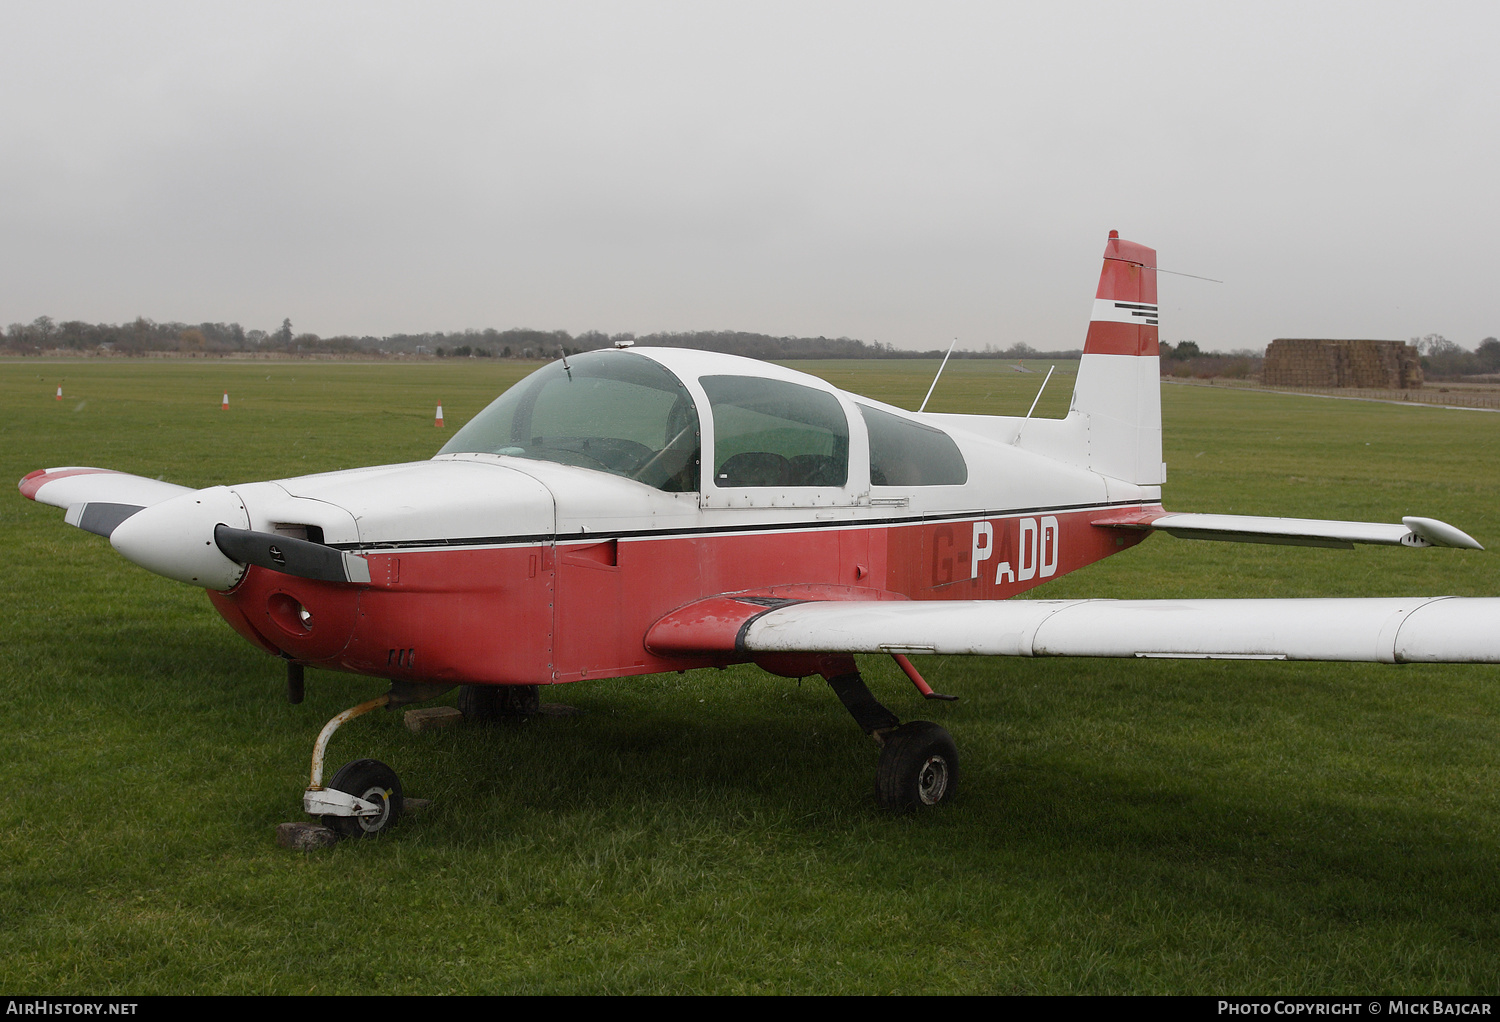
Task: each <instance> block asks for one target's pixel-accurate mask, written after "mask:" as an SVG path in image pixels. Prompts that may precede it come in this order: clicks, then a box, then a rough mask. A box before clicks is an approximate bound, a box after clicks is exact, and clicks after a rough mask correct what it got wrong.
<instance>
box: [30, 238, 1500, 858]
mask: <svg viewBox="0 0 1500 1022" xmlns="http://www.w3.org/2000/svg"><path fill="white" fill-rule="evenodd" d="M1157 331H1158V306H1157V292H1156V253H1155V251H1154V250H1152V249H1150V248H1147V247H1145V246H1143V245H1138V244H1135V243H1132V242H1129V241H1124V240H1122V239H1120V237H1119V235H1118V233H1117V232H1114V231H1111V232H1110V235H1109V241H1108V243H1107V245H1106V248H1105V252H1104V266H1103V271H1102V273H1101V275H1100V279H1099V287H1098V291H1097V292H1096V297H1095V300H1094V304H1093V313H1092V318H1091V321H1090V323H1089V327H1088V334H1087V340H1086V343H1085V345H1084V353H1083V356H1082V359H1081V362H1080V364H1079V368H1078V376H1077V381H1076V384H1075V387H1074V391H1073V397H1072V403H1071V406H1070V408H1069V411H1068V414H1067V417H1066V418H1063V419H1036V418H1031V417H1030V413H1029V412H1028V415H1027V416H1023V417H1016V416H989V415H957V414H935V413H925V414H923V413H916V412H910V411H907V410H905V409H901V408H896V407H893V406H891V405H887V404H883V403H881V402H879V401H873V400H870V399H867V398H864V397H860V396H857V395H854V394H849V393H846V392H844V391H841V390H839V389H837V388H835V387H833V386H832V385H830V384H828V383H827V382H825V381H823V380H821V379H818V378H816V377H812V376H808V375H804V374H802V373H798V372H794V371H793V370H790V369H786V368H782V367H781V366H777V365H773V364H770V363H765V362H759V361H754V360H751V359H745V358H739V357H735V356H731V355H723V354H714V353H708V352H702V351H691V350H683V349H671V348H655V349H652V348H635V347H628V346H622V347H618V348H614V349H605V350H601V351H593V352H588V353H583V354H578V355H573V356H569V357H566V358H563V359H560V360H558V361H555V362H552V363H550V364H548V365H547V366H545V367H543V368H541V369H539V370H537V371H536V372H534V373H532V374H531V375H530V376H528V377H526V378H525V379H524V380H522V381H521V382H520V383H518V384H516V385H515V386H514V387H512V388H511V389H509V390H507V391H506V392H505V393H504V394H502V395H501V396H500V397H499V398H498V399H496V400H495V401H494V402H493V403H492V404H490V405H489V406H488V407H487V408H486V409H485V410H484V411H482V412H481V413H480V414H479V415H478V416H476V417H475V418H474V419H473V420H472V421H470V422H469V423H468V424H467V425H465V426H464V427H463V428H462V429H460V430H458V431H457V432H456V433H455V434H454V436H453V438H452V439H451V440H449V442H448V443H446V444H445V445H444V446H443V447H442V449H441V450H440V451H439V452H438V453H437V454H436V455H435V456H434V457H433V458H432V459H431V460H429V461H422V462H413V463H409V464H399V465H385V466H380V467H374V468H363V469H354V470H350V471H341V472H330V473H325V474H320V475H311V476H302V477H298V478H292V479H281V480H276V481H273V482H256V483H247V484H244V485H237V486H213V487H209V488H207V489H202V490H191V489H188V488H186V487H182V486H176V485H173V484H171V483H166V482H161V481H158V480H153V479H146V478H142V477H139V476H133V475H127V474H124V473H119V472H111V471H108V470H105V469H97V468H78V467H70V468H52V469H44V470H40V471H37V472H33V473H31V474H30V475H28V476H26V477H25V478H24V479H22V480H21V482H20V488H21V492H22V493H23V494H24V495H25V496H27V497H30V498H31V499H33V500H37V501H40V502H42V503H45V504H51V505H54V506H57V507H60V508H64V509H66V521H67V522H68V523H69V524H71V525H75V526H77V527H79V528H82V529H84V530H86V531H89V532H93V533H97V534H98V535H101V536H106V537H108V539H109V541H110V543H111V544H112V545H113V546H114V547H115V549H116V550H118V551H119V552H120V553H121V554H123V555H124V556H125V557H126V558H127V559H129V560H131V561H133V562H134V563H136V564H138V565H140V566H141V567H144V568H146V569H148V570H150V571H153V572H156V573H157V574H160V575H164V576H166V577H167V578H172V579H176V580H178V581H180V582H185V583H188V584H190V585H196V586H201V587H202V588H204V589H205V590H207V591H208V598H209V600H210V601H211V602H212V604H213V606H214V608H215V609H216V610H217V611H218V612H219V613H220V614H221V615H222V616H223V617H224V619H225V620H226V621H228V622H229V624H230V626H231V627H233V628H234V629H235V630H236V631H237V632H239V633H240V634H241V635H242V636H244V638H245V639H247V640H248V641H249V642H250V643H251V644H253V645H255V646H258V647H259V648H261V649H263V650H264V651H265V652H267V653H269V654H271V655H273V656H277V657H280V658H282V659H283V660H285V662H286V665H287V685H288V696H289V698H291V699H292V701H294V702H297V701H300V699H301V695H302V685H303V671H304V669H305V668H307V667H319V668H325V669H331V670H339V671H348V672H353V673H355V674H363V675H371V676H374V677H378V678H384V679H388V680H389V682H390V690H389V692H387V693H386V694H385V695H382V696H380V697H378V698H376V699H373V700H370V701H369V702H366V703H362V704H360V705H358V706H355V707H352V708H350V709H348V710H346V711H344V712H343V713H340V714H339V715H337V716H336V717H334V718H333V719H332V720H330V721H329V722H328V724H327V725H326V726H325V727H324V728H323V730H322V732H321V733H320V734H319V736H318V738H317V741H316V742H315V744H314V749H313V758H312V771H311V783H310V784H309V786H308V788H307V790H306V793H305V795H304V798H303V808H304V810H305V811H306V812H307V813H309V814H311V815H312V816H313V817H315V818H321V819H322V821H323V822H324V823H325V824H326V825H328V826H330V827H332V828H333V829H334V830H336V831H338V832H339V833H341V834H344V835H347V836H371V835H376V834H381V833H384V832H385V831H387V830H388V829H389V828H390V827H392V826H393V825H395V823H396V822H397V820H398V819H399V818H400V816H401V814H402V810H403V795H402V787H401V782H400V780H399V778H398V777H397V776H396V773H395V772H394V771H393V770H392V769H391V768H390V767H388V766H386V765H385V764H382V763H379V762H377V761H375V760H369V759H360V760H354V761H353V762H350V763H348V764H345V765H344V766H343V767H342V768H341V769H340V770H339V771H337V772H336V773H335V775H334V776H333V778H332V780H331V781H329V782H328V783H327V784H325V783H324V782H323V773H324V763H323V760H324V756H325V753H326V750H327V746H328V742H329V739H330V738H331V737H332V735H333V733H334V732H335V731H336V730H337V729H338V728H339V727H340V726H341V725H342V724H344V723H346V722H347V721H349V720H351V719H353V718H355V717H357V716H359V715H361V714H364V713H368V712H370V711H371V710H374V709H376V708H378V707H381V706H389V707H396V706H403V705H407V704H410V703H414V702H419V701H422V700H426V699H430V698H433V697H434V696H437V695H440V694H442V693H443V692H446V691H448V690H450V689H451V688H452V687H453V686H455V685H458V686H462V688H461V689H460V693H459V700H458V702H459V709H460V710H462V711H463V713H464V714H465V716H466V717H470V718H477V719H486V718H493V717H496V716H500V715H504V714H525V713H529V712H536V710H537V708H538V691H539V688H538V686H540V685H551V684H560V683H563V682H573V681H582V680H585V679H591V678H617V677H623V676H629V675H646V674H655V673H660V672H667V671H683V670H688V669H693V668H701V667H717V666H725V665H729V664H734V663H747V662H748V663H754V664H757V665H759V666H760V667H762V668H763V669H765V670H767V671H770V672H773V673H775V674H779V675H784V676H787V677H805V676H814V675H817V676H821V677H823V678H824V679H826V680H827V682H828V684H829V686H830V687H831V688H832V689H833V692H834V694H835V695H836V696H837V698H838V699H839V700H840V701H841V702H842V703H843V705H844V706H845V707H846V708H847V709H848V711H849V713H850V715H851V716H853V718H854V720H855V722H856V723H857V724H858V725H859V727H860V728H862V729H863V730H864V732H865V733H866V734H867V735H869V736H870V737H871V738H873V739H874V740H875V742H876V744H877V745H878V746H879V748H880V752H879V761H878V764H877V767H876V796H877V801H878V802H879V803H880V804H881V805H882V806H885V807H888V808H891V809H895V810H907V809H914V808H917V807H922V806H932V805H937V804H941V803H943V802H946V801H948V800H949V799H951V798H952V796H953V793H954V791H955V789H956V786H957V782H958V753H957V749H956V747H955V745H954V742H953V739H952V737H951V736H950V735H949V733H948V732H947V731H946V730H945V729H944V728H942V727H939V726H938V725H937V724H935V723H932V722H930V721H920V720H916V721H908V722H905V723H903V722H902V721H901V720H900V718H898V717H897V715H896V714H895V713H893V712H892V711H891V710H890V709H888V708H887V707H885V706H884V705H882V704H881V703H880V702H879V701H878V700H877V699H876V698H875V696H874V695H873V694H872V693H871V692H870V690H869V688H868V687H867V686H866V685H865V683H864V681H863V680H862V678H861V677H860V673H859V669H858V667H857V665H856V663H855V660H854V654H856V653H867V654H868V653H884V654H888V655H890V656H891V657H893V658H894V659H895V661H896V662H897V663H898V664H899V665H900V667H901V669H902V670H903V671H904V672H905V674H906V675H907V676H908V677H909V678H910V679H911V681H912V683H913V684H914V685H915V686H916V687H917V689H918V690H919V691H920V692H921V693H922V695H923V696H925V697H926V698H929V699H946V698H949V697H946V696H943V695H940V694H938V693H936V692H934V691H933V690H932V688H931V687H930V686H929V685H928V684H927V682H926V681H925V680H924V679H923V678H922V677H921V675H920V674H919V673H918V672H917V670H916V669H915V667H914V666H913V665H912V663H911V661H910V659H909V657H910V656H911V655H913V654H930V653H944V654H971V655H991V656H1090V657H1140V656H1162V657H1188V658H1213V657H1224V658H1262V659H1291V660H1298V659H1307V660H1351V661H1383V662H1387V663H1397V662H1413V661H1425V662H1473V663H1497V662H1500V629H1497V628H1496V627H1495V625H1496V623H1497V622H1500V599H1494V598H1467V599H1460V598H1436V599H1432V598H1412V599H1321V600H1320V599H1268V600H1267V599H1261V600H1052V601H1048V600H1019V601H1012V600H1010V599H1009V598H1010V597H1012V596H1015V595H1017V594H1019V593H1022V592H1025V591H1027V590H1029V589H1032V588H1034V587H1035V586H1038V585H1041V584H1042V583H1044V582H1047V581H1048V580H1050V579H1054V578H1057V577H1059V576H1061V575H1064V574H1066V573H1068V572H1071V571H1076V570H1077V569H1079V568H1082V567H1084V566H1086V565H1089V564H1092V563H1094V562H1095V561H1098V560H1101V559H1102V558H1105V557H1107V556H1109V555H1111V554H1114V553H1118V552H1120V551H1121V550H1126V549H1129V548H1130V547H1132V546H1134V545H1136V544H1137V543H1139V542H1141V541H1142V540H1143V539H1145V538H1146V537H1147V536H1148V535H1149V534H1150V533H1152V532H1167V533H1170V534H1172V535H1175V536H1179V537H1187V538H1195V539H1207V540H1229V541H1243V542H1255V543H1284V544H1293V545H1304V546H1325V547H1350V546H1351V545H1352V544H1354V543H1380V544H1394V545H1402V546H1408V547H1426V546H1449V547H1466V548H1470V549H1480V546H1479V544H1478V543H1476V542H1475V541H1474V540H1473V539H1472V538H1470V537H1469V536H1468V535H1466V534H1465V533H1463V532H1461V531H1460V530H1458V529H1456V528H1454V527H1453V526H1451V525H1447V524H1445V523H1443V522H1439V521H1435V520H1433V519H1429V518H1414V517H1412V518H1403V519H1402V523H1401V524H1399V525H1398V524H1379V523H1369V522H1340V521H1314V520H1305V519H1288V518H1259V517H1250V516H1240V515H1220V514H1183V513H1173V512H1168V511H1166V510H1165V509H1164V508H1163V506H1162V500H1161V487H1162V484H1163V482H1164V480H1165V474H1166V468H1165V466H1164V465H1163V463H1162V453H1161V452H1162V444H1161V396H1160V379H1159V369H1158V354H1157Z"/></svg>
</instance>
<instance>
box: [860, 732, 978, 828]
mask: <svg viewBox="0 0 1500 1022" xmlns="http://www.w3.org/2000/svg"><path fill="white" fill-rule="evenodd" d="M957 787H958V747H957V746H956V745H954V744H953V736H952V735H950V734H948V732H947V731H946V730H944V729H943V728H941V727H939V726H938V725H936V724H934V723H932V721H930V720H913V721H911V722H909V723H906V724H902V725H901V726H900V727H898V728H896V729H895V730H894V731H891V732H888V733H887V734H886V736H885V745H884V747H882V748H881V750H880V764H879V765H878V766H877V767H876V768H875V800H876V801H877V802H879V803H880V806H881V808H883V809H894V810H896V811H897V812H907V811H909V810H912V809H918V808H920V807H922V806H935V805H940V804H942V803H943V802H946V801H948V800H949V799H950V798H952V797H953V792H954V790H955V789H957Z"/></svg>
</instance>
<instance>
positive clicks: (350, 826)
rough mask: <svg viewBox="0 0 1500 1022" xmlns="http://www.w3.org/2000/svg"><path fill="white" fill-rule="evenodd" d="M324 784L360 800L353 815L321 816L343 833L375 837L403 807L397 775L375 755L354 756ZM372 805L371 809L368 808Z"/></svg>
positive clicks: (390, 826)
mask: <svg viewBox="0 0 1500 1022" xmlns="http://www.w3.org/2000/svg"><path fill="white" fill-rule="evenodd" d="M328 787H329V788H330V789H332V790H334V791H339V792H343V793H344V794H346V795H348V796H350V797H351V798H353V799H354V800H355V802H356V803H357V804H358V803H362V805H357V806H356V808H357V811H358V815H356V816H333V815H325V816H324V817H323V826H325V827H331V828H332V829H333V830H335V831H337V832H338V833H339V834H340V835H342V836H343V837H375V836H377V835H380V834H384V833H385V832H386V831H388V830H390V829H391V828H392V827H394V826H395V825H396V821H397V820H399V819H400V818H401V811H402V810H403V809H404V808H405V801H406V800H405V799H404V798H403V797H402V794H401V779H400V778H399V777H397V776H396V771H394V770H392V769H391V768H390V767H388V766H386V765H385V764H384V763H382V762H380V760H378V759H356V760H353V761H352V762H349V763H345V764H344V765H343V766H341V767H339V771H338V773H336V774H334V775H333V780H331V781H329V782H328ZM371 807H373V808H374V809H375V812H370V811H369V810H370V808H371Z"/></svg>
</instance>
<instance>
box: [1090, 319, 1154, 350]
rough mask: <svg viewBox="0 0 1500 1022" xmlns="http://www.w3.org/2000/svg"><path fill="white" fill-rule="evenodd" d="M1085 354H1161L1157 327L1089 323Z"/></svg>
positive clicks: (1099, 322) (1100, 322)
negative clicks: (1157, 341)
mask: <svg viewBox="0 0 1500 1022" xmlns="http://www.w3.org/2000/svg"><path fill="white" fill-rule="evenodd" d="M1083 353H1084V354H1085V355H1159V354H1161V349H1160V348H1159V347H1158V346H1157V343H1156V327H1154V326H1136V325H1135V324H1134V323H1107V322H1103V321H1095V322H1093V323H1090V324H1089V335H1088V340H1086V341H1084V342H1083Z"/></svg>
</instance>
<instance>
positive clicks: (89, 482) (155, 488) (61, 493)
mask: <svg viewBox="0 0 1500 1022" xmlns="http://www.w3.org/2000/svg"><path fill="white" fill-rule="evenodd" d="M19 486H20V489H21V494H22V496H25V497H30V498H31V499H32V500H34V501H36V502H37V503H39V504H51V505H52V506H53V507H60V508H64V509H66V510H67V515H66V516H65V519H66V521H67V523H68V524H69V525H76V526H78V527H79V528H80V529H84V530H86V531H88V532H93V533H97V534H98V535H100V536H108V535H109V534H110V533H112V532H114V531H115V527H116V526H118V525H119V524H120V523H121V522H123V521H124V520H125V519H127V518H129V517H130V516H131V515H133V514H135V513H136V512H137V511H140V510H142V509H143V508H148V507H150V506H151V505H152V504H160V503H161V502H162V501H164V500H170V499H171V498H173V497H176V496H179V495H180V494H184V493H191V492H192V490H191V489H190V488H189V487H186V486H178V485H177V484H176V483H166V482H162V481H161V480H160V479H147V478H146V477H144V476H133V475H129V474H127V473H125V472H115V471H112V470H111V469H107V468H83V467H67V468H44V469H38V470H37V471H35V472H32V473H31V474H30V475H28V476H26V477H25V478H24V479H22V480H21V482H20V484H19Z"/></svg>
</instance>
